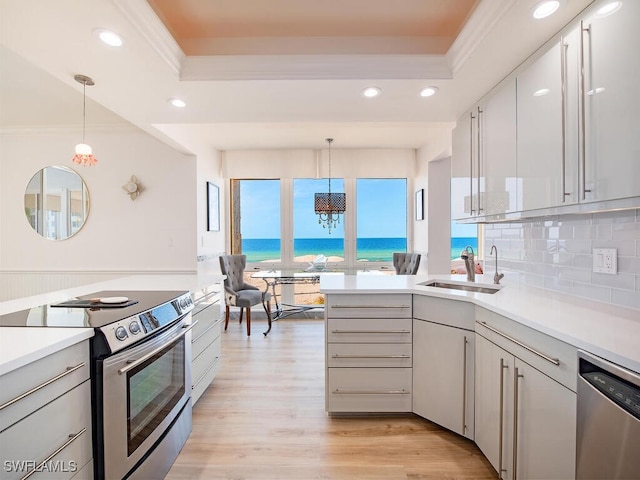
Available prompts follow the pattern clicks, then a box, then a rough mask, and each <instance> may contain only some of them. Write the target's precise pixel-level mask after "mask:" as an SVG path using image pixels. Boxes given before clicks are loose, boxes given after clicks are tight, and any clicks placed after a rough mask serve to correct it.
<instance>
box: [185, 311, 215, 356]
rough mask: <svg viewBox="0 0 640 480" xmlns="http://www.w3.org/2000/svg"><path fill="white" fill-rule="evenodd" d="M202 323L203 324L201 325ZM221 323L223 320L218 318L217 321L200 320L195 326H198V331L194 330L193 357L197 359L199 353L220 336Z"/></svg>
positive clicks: (192, 340) (192, 339) (192, 341)
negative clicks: (206, 321)
mask: <svg viewBox="0 0 640 480" xmlns="http://www.w3.org/2000/svg"><path fill="white" fill-rule="evenodd" d="M201 324H202V326H201ZM220 324H221V321H220V320H217V321H215V322H213V323H212V322H208V324H207V323H205V322H198V324H197V325H196V326H195V327H194V330H196V328H198V327H200V328H198V330H197V331H195V332H194V334H193V336H192V337H191V358H192V359H195V358H196V357H197V356H198V355H200V354H201V353H202V351H203V350H204V349H205V348H207V347H208V346H209V345H211V343H213V341H214V340H215V339H216V338H217V337H219V336H220Z"/></svg>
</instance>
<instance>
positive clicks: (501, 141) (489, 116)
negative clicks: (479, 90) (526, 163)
mask: <svg viewBox="0 0 640 480" xmlns="http://www.w3.org/2000/svg"><path fill="white" fill-rule="evenodd" d="M478 122H479V130H480V137H479V138H480V141H479V148H478V152H479V159H478V162H479V165H480V166H479V171H480V182H479V184H480V197H479V200H480V204H479V206H478V209H479V214H480V215H496V214H501V213H509V212H513V211H515V210H516V207H517V202H516V200H517V183H516V81H515V78H511V79H508V80H506V81H505V82H503V83H502V84H501V85H500V86H499V87H498V89H497V90H495V92H493V93H492V94H491V95H490V96H489V97H488V98H487V99H486V100H484V101H483V102H482V103H481V105H480V110H479V115H478Z"/></svg>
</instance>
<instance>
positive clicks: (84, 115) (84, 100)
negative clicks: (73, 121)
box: [82, 80, 87, 143]
mask: <svg viewBox="0 0 640 480" xmlns="http://www.w3.org/2000/svg"><path fill="white" fill-rule="evenodd" d="M86 124H87V82H86V80H85V81H84V82H82V143H85V141H84V130H85V127H86Z"/></svg>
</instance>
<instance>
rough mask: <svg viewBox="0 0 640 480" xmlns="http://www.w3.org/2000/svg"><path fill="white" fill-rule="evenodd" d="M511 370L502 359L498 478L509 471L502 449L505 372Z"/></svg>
mask: <svg viewBox="0 0 640 480" xmlns="http://www.w3.org/2000/svg"><path fill="white" fill-rule="evenodd" d="M508 369H509V365H506V364H505V363H504V358H501V359H500V418H499V420H498V421H499V429H500V434H499V437H498V476H499V477H500V478H503V477H502V472H506V471H507V470H506V469H504V468H502V461H503V459H502V448H503V442H504V439H503V437H504V433H503V429H504V371H505V370H508Z"/></svg>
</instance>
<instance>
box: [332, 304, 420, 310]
mask: <svg viewBox="0 0 640 480" xmlns="http://www.w3.org/2000/svg"><path fill="white" fill-rule="evenodd" d="M331 308H335V309H339V308H345V309H349V308H361V309H375V310H377V309H379V308H411V305H331Z"/></svg>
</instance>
